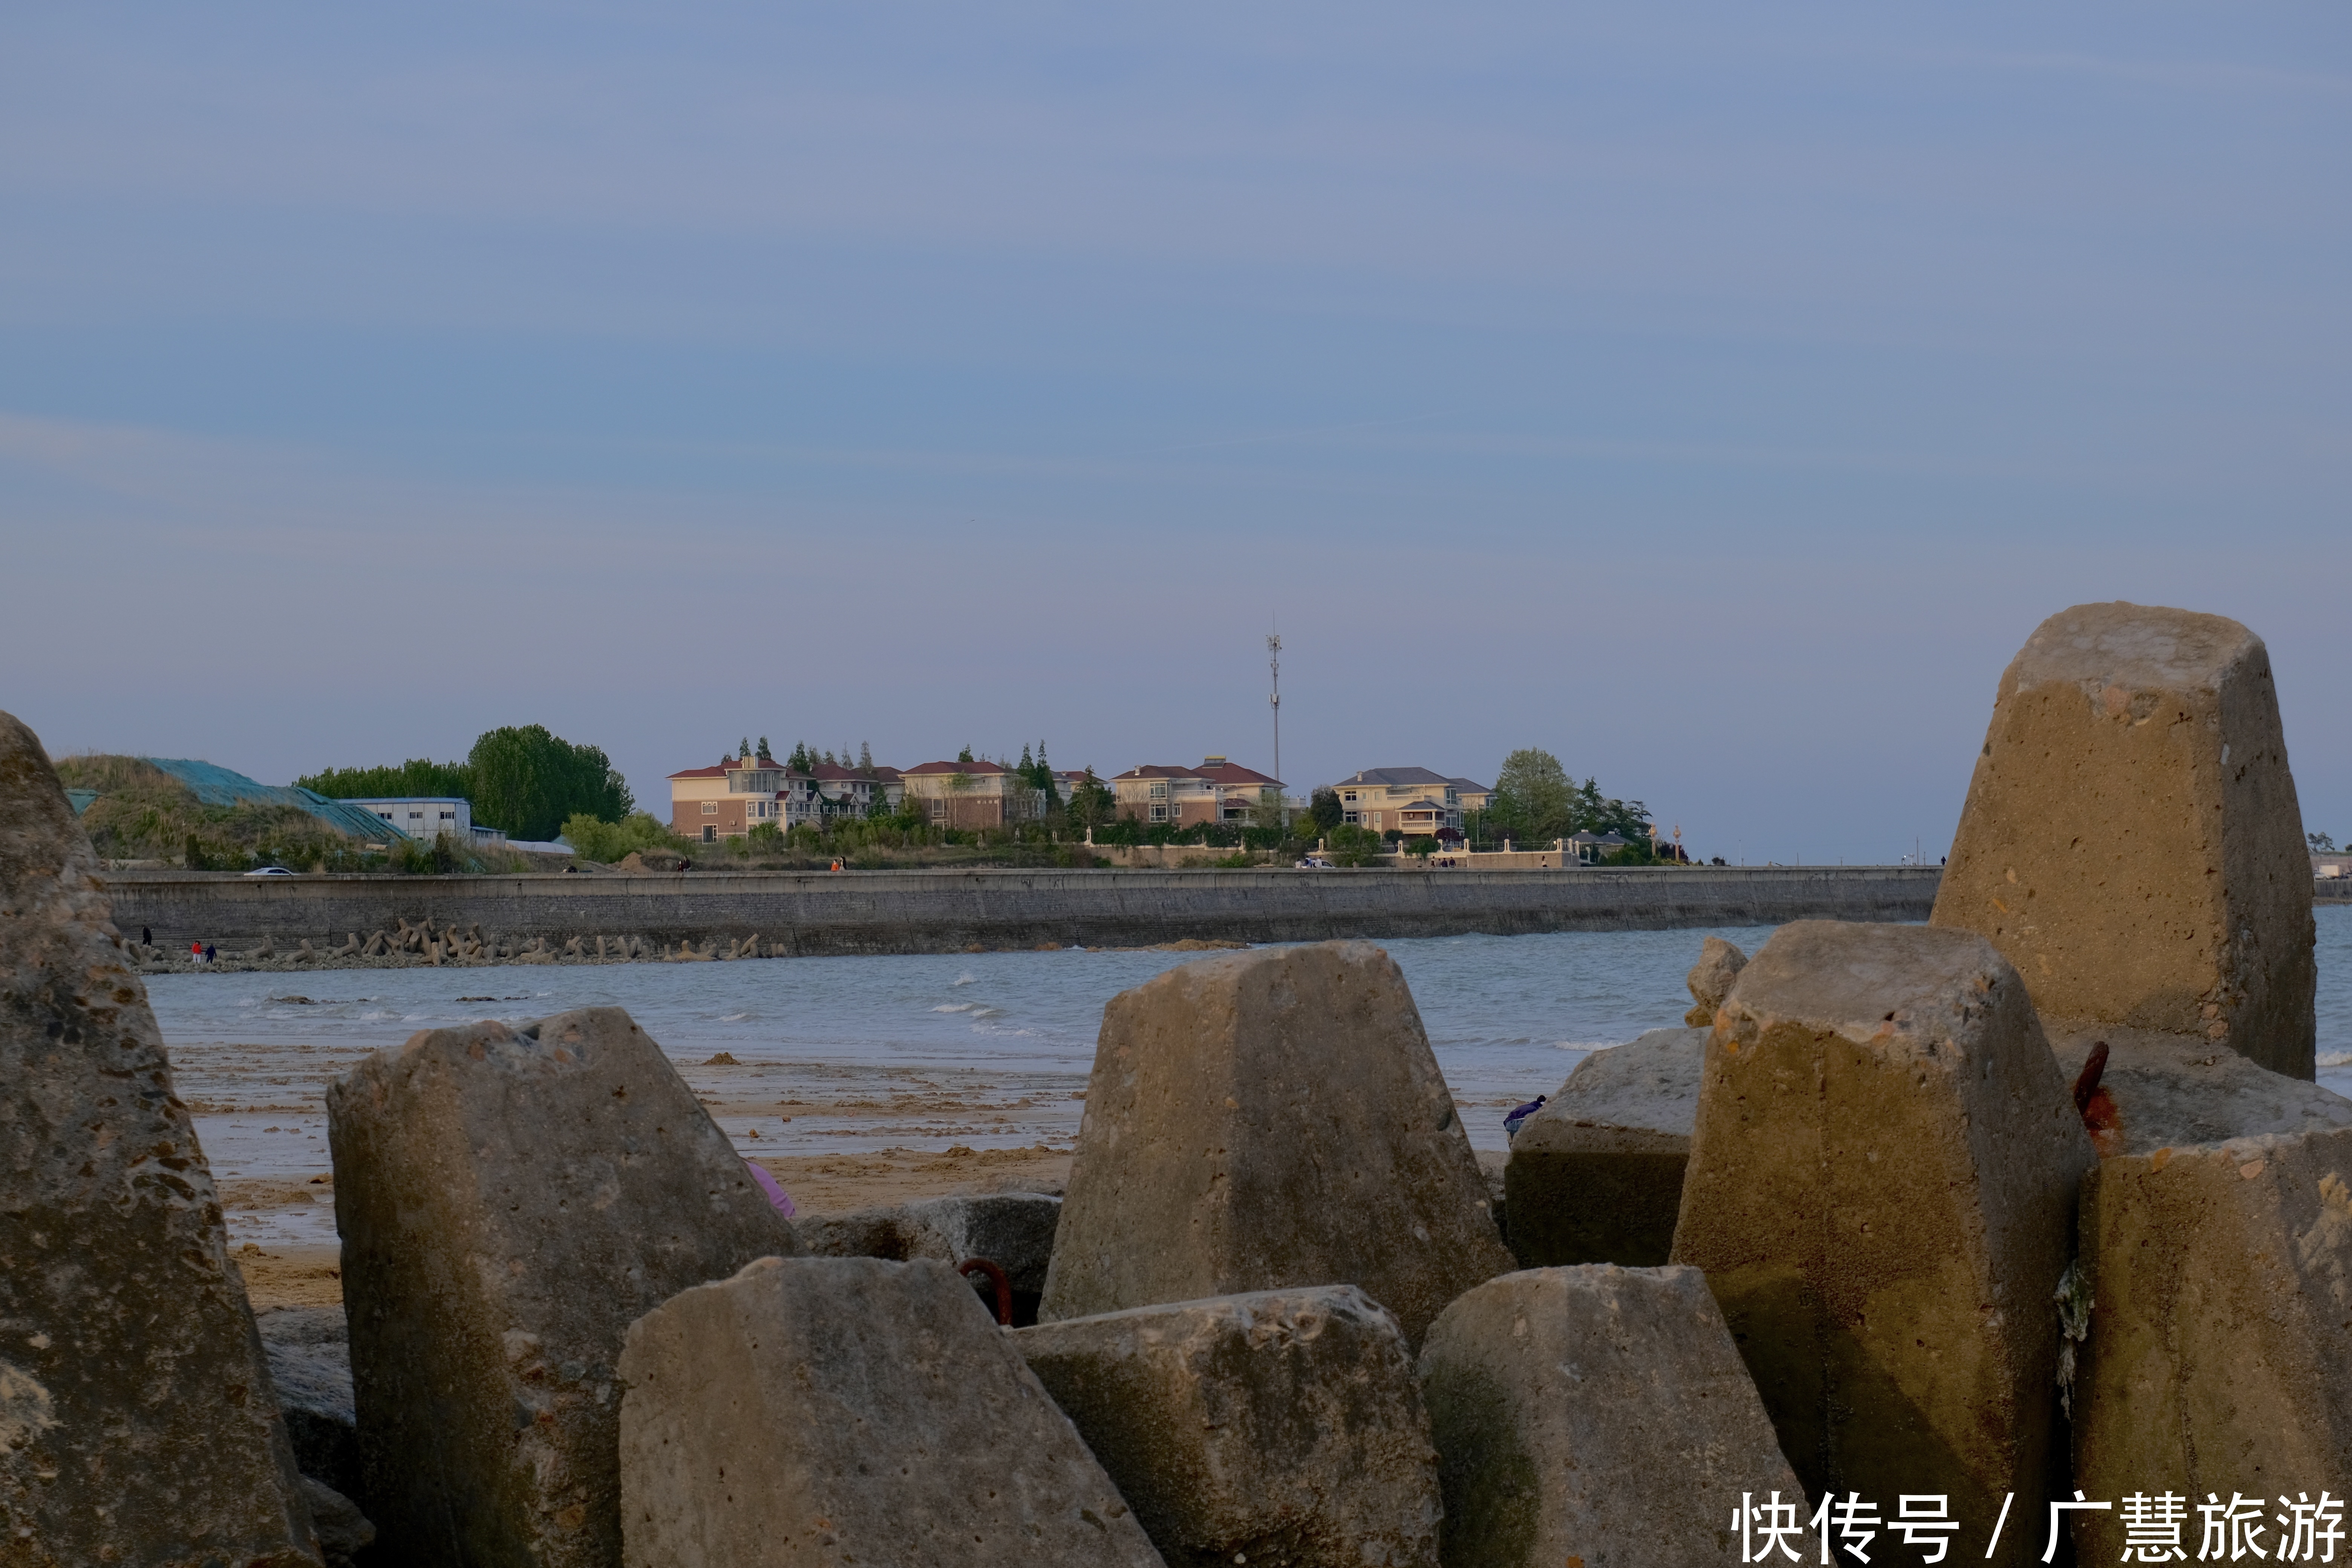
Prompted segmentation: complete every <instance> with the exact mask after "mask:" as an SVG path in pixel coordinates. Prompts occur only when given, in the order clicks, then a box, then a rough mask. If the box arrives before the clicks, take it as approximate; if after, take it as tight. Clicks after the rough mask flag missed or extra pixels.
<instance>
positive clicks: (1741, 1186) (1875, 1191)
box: [1674, 921, 2096, 1562]
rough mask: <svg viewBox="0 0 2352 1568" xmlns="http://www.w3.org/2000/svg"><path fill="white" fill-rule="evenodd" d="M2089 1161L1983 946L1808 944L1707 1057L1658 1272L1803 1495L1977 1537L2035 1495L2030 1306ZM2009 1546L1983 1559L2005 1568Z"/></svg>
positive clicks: (1742, 991)
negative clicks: (1729, 1349) (1862, 1502)
mask: <svg viewBox="0 0 2352 1568" xmlns="http://www.w3.org/2000/svg"><path fill="white" fill-rule="evenodd" d="M2095 1159H2096V1155H2095V1153H2094V1152H2092V1148H2091V1142H2090V1140H2089V1138H2088V1137H2086V1136H2085V1135H2084V1131H2083V1122H2082V1118H2081V1117H2080V1116H2079V1115H2078V1114H2077V1113H2076V1111H2075V1109H2074V1100H2073V1098H2072V1097H2071V1095H2070V1094H2069V1092H2068V1089H2067V1085H2066V1083H2065V1081H2064V1079H2062V1078H2061V1076H2060V1074H2059V1070H2058V1064H2057V1062H2056V1061H2055V1060H2054V1059H2053V1058H2052V1056H2051V1052H2050V1047H2049V1044H2048V1042H2047V1041H2046V1040H2045V1039H2044V1038H2043V1037H2042V1027H2041V1025H2040V1023H2039V1022H2038V1021H2037V1020H2036V1019H2035V1017H2034V1013H2033V1007H2032V1003H2031V1002H2029V1001H2028V1000H2027V998H2026V994H2025V987H2024V986H2023V984H2021V983H2020V981H2019V980H2018V977H2017V972H2016V971H2015V970H2013V969H2012V968H2011V967H2010V965H2009V963H2008V961H2007V960H2005V959H2003V958H2002V957H2001V956H2000V953H1999V952H1995V951H1994V949H1993V946H1992V944H1991V943H1990V942H1988V941H1986V940H1985V939H1984V938H1983V937H1981V936H1979V935H1977V934H1975V933H1974V932H1971V931H1937V930H1935V929H1933V928H1931V927H1923V926H1890V925H1858V924H1848V923H1844V922H1840V921H1799V922H1797V923H1794V924H1791V925H1787V926H1783V927H1781V928H1780V931H1778V932H1777V933H1775V934H1774V936H1773V937H1772V939H1771V940H1770V941H1769V942H1766V943H1765V944H1764V946H1763V948H1762V950H1761V951H1759V952H1758V953H1757V954H1756V956H1755V958H1754V959H1753V960H1751V961H1750V962H1749V963H1748V967H1747V968H1746V969H1745V970H1743V971H1742V972H1741V973H1740V976H1739V981H1738V984H1736V985H1734V986H1733V987H1732V991H1731V994H1730V995H1729V996H1728V997H1727V998H1726V999H1725V1002H1724V1005H1723V1008H1722V1011H1721V1012H1719V1013H1718V1014H1717V1016H1716V1023H1715V1028H1714V1031H1713V1033H1712V1035H1711V1036H1710V1037H1709V1039H1708V1042H1707V1050H1706V1067H1705V1070H1704V1076H1703V1078H1702V1080H1701V1083H1700V1088H1699V1104H1698V1121H1697V1123H1696V1127H1695V1129H1694V1130H1693V1132H1692V1136H1691V1157H1690V1168H1689V1171H1688V1173H1686V1174H1685V1178H1684V1181H1683V1209H1682V1216H1681V1220H1680V1222H1679V1223H1678V1224H1677V1226H1675V1253H1674V1256H1675V1262H1677V1263H1689V1264H1695V1265H1696V1266H1697V1267H1699V1268H1704V1269H1705V1270H1706V1277H1707V1283H1708V1285H1709V1286H1710V1287H1711V1288H1712V1289H1714V1291H1715V1296H1716V1299H1717V1300H1718V1301H1720V1302H1721V1303H1722V1304H1723V1314H1724V1317H1725V1318H1726V1320H1727V1321H1728V1322H1729V1323H1730V1325H1731V1331H1732V1333H1733V1335H1734V1337H1735V1338H1736V1339H1737V1340H1738V1342H1739V1348H1740V1354H1741V1355H1742V1356H1743V1357H1744V1358H1745V1359H1746V1360H1747V1363H1748V1369H1749V1370H1750V1371H1751V1372H1752V1373H1755V1376H1756V1384H1757V1387H1758V1389H1759V1391H1760V1392H1761V1393H1762V1394H1763V1397H1764V1407H1765V1408H1766V1409H1767V1410H1768V1411H1769V1412H1770V1413H1771V1415H1772V1423H1773V1426H1775V1427H1776V1428H1777V1429H1778V1430H1779V1432H1780V1446H1781V1447H1782V1449H1783V1450H1784V1451H1786V1452H1787V1454H1788V1456H1789V1458H1790V1463H1791V1464H1793V1465H1794V1466H1795V1467H1796V1471H1797V1475H1798V1478H1799V1479H1801V1480H1802V1481H1803V1483H1804V1485H1805V1489H1806V1490H1807V1492H1808V1493H1810V1494H1811V1495H1813V1496H1815V1497H1818V1496H1820V1495H1821V1493H1822V1490H1823V1489H1834V1490H1836V1491H1839V1492H1841V1493H1843V1492H1845V1491H1849V1490H1859V1491H1860V1492H1861V1493H1862V1494H1863V1496H1864V1498H1880V1497H1885V1498H1892V1497H1895V1496H1896V1495H1898V1494H1899V1493H1903V1492H1914V1493H1916V1492H1941V1493H1944V1494H1946V1495H1947V1496H1948V1497H1949V1498H1950V1500H1951V1508H1952V1510H1953V1517H1955V1518H1957V1519H1958V1520H1960V1521H1963V1525H1962V1528H1963V1530H1964V1531H1976V1530H1979V1529H1981V1530H1983V1531H1986V1532H1987V1533H1988V1534H1989V1533H1990V1530H1991V1527H1992V1521H1993V1520H1994V1518H1995V1516H1996V1515H1997V1514H1998V1513H1999V1511H2000V1504H2001V1500H2002V1496H2003V1494H2004V1493H2007V1492H2011V1491H2013V1492H2016V1493H2017V1494H2018V1495H2019V1496H2021V1497H2024V1498H2039V1497H2041V1496H2042V1495H2043V1494H2044V1492H2045V1491H2047V1490H2048V1489H2049V1488H2050V1487H2051V1486H2053V1484H2054V1482H2055V1479H2056V1474H2055V1467H2056V1466H2057V1464H2058V1463H2059V1462H2060V1461H2061V1459H2062V1458H2063V1457H2062V1456H2061V1455H2059V1454H2058V1453H2057V1452H2056V1451H2055V1450H2056V1448H2057V1442H2056V1425H2055V1424H2056V1415H2057V1409H2056V1405H2057V1390H2056V1388H2055V1386H2054V1379H2055V1375H2056V1370H2057V1360H2058V1326H2057V1316H2056V1312H2055V1311H2054V1310H2053V1305H2052V1293H2053V1290H2055V1289H2056V1288H2057V1285H2058V1281H2059V1277H2060V1276H2061V1274H2063V1271H2064V1269H2065V1268H2066V1261H2067V1253H2068V1249H2069V1238H2070V1236H2071V1233H2072V1230H2073V1220H2074V1199H2075V1193H2076V1189H2077V1187H2078V1186H2079V1184H2080V1183H2081V1180H2082V1175H2083V1173H2084V1171H2085V1170H2086V1169H2087V1168H2089V1167H2090V1166H2091V1165H2092V1164H2093V1163H2094V1162H2095ZM2050 1495H2059V1494H2056V1493H2051V1494H2050ZM2026 1533H2030V1532H2016V1531H2003V1533H2002V1537H2001V1542H2000V1544H2001V1547H2002V1548H2003V1550H2004V1552H2010V1553H2011V1558H2012V1559H2013V1560H2015V1561H2018V1562H2023V1561H2026V1560H2028V1559H2029V1558H2030V1557H2032V1555H2033V1554H2034V1552H2038V1550H2039V1548H2038V1545H2036V1546H2029V1545H2028V1544H2027V1543H2026V1542H2025V1541H2024V1535H2025V1534H2026Z"/></svg>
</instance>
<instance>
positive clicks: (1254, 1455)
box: [1013, 1285, 1438, 1568]
mask: <svg viewBox="0 0 2352 1568" xmlns="http://www.w3.org/2000/svg"><path fill="white" fill-rule="evenodd" d="M1013 1345H1014V1347H1015V1348H1016V1349H1017V1350H1019V1351H1020V1352H1021V1353H1022V1355H1023V1356H1024V1357H1025V1358H1026V1359H1027V1360H1028V1363H1029V1369H1030V1370H1031V1371H1032V1372H1034V1373H1036V1374H1037V1376H1038V1378H1039V1380H1040V1381H1041V1382H1043V1383H1044V1384H1045V1389H1046V1392H1047V1393H1049V1394H1052V1395H1053V1396H1054V1401H1055V1404H1057V1405H1060V1406H1061V1407H1062V1409H1063V1411H1064V1412H1065V1413H1066V1415H1068V1416H1069V1417H1070V1419H1071V1421H1073V1422H1074V1423H1076V1426H1077V1428H1078V1435H1079V1436H1082V1437H1084V1438H1085V1439H1086V1441H1087V1447H1089V1448H1091V1449H1093V1450H1094V1455H1095V1458H1097V1459H1099V1460H1101V1461H1102V1465H1103V1468H1105V1469H1106V1470H1108V1471H1109V1472H1110V1477H1111V1479H1113V1480H1114V1481H1116V1482H1118V1489H1119V1492H1120V1495H1121V1496H1123V1497H1125V1498H1126V1500H1127V1501H1128V1503H1129V1506H1131V1507H1132V1508H1133V1509H1134V1510H1135V1514H1136V1517H1137V1518H1138V1519H1139V1520H1140V1521H1142V1523H1143V1528H1144V1531H1145V1533H1147V1534H1148V1535H1150V1537H1151V1540H1152V1542H1153V1544H1155V1545H1157V1546H1158V1547H1159V1548H1160V1552H1161V1553H1162V1554H1163V1555H1165V1556H1166V1557H1167V1559H1168V1560H1169V1561H1170V1562H1171V1563H1237V1562H1247V1563H1266V1564H1286V1565H1290V1568H1363V1565H1365V1564H1375V1563H1385V1564H1394V1565H1397V1568H1404V1565H1407V1564H1423V1565H1427V1568H1435V1564H1436V1563H1437V1517H1438V1503H1437V1455H1436V1453H1435V1451H1434V1450H1433V1449H1432V1448H1431V1447H1430V1442H1429V1418H1428V1416H1427V1415H1424V1414H1423V1411H1422V1407H1421V1394H1420V1390H1419V1388H1418V1387H1417V1386H1416V1380H1415V1375H1414V1370H1413V1362H1412V1352H1411V1351H1409V1350H1408V1349H1407V1348H1406V1346H1405V1342H1404V1334H1403V1332H1402V1331H1401V1330H1400V1329H1399V1328H1398V1327H1397V1324H1396V1320H1395V1319H1393V1318H1391V1317H1390V1316H1389V1314H1388V1313H1387V1312H1386V1311H1385V1310H1382V1309H1381V1307H1380V1306H1379V1305H1377V1304H1376V1303H1374V1302H1373V1301H1372V1300H1370V1298H1369V1297H1367V1296H1366V1295H1365V1294H1364V1293H1363V1292H1362V1291H1360V1290H1359V1289H1356V1288H1355V1287H1354V1286H1352V1285H1326V1286H1319V1287H1316V1288H1313V1289H1298V1290H1265V1291H1259V1292H1256V1293H1255V1294H1251V1295H1246V1296H1219V1297H1216V1298H1213V1299H1212V1300H1206V1301H1181V1302H1178V1303H1175V1304H1174V1305H1171V1306H1165V1307H1138V1308H1135V1309H1132V1310H1129V1311H1124V1312H1109V1313H1106V1314H1104V1315H1103V1316H1101V1317H1096V1318H1072V1319H1068V1320H1066V1321H1062V1322H1055V1323H1045V1324H1042V1325H1040V1326H1039V1327H1036V1328H1034V1329H1024V1330H1022V1331H1019V1332H1018V1333H1016V1334H1014V1335H1013Z"/></svg>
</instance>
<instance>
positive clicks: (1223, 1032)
mask: <svg viewBox="0 0 2352 1568" xmlns="http://www.w3.org/2000/svg"><path fill="white" fill-rule="evenodd" d="M1510 1267H1511V1257H1510V1254H1509V1253H1508V1252H1507V1250H1506V1249H1505V1248H1504V1247H1503V1244H1502V1239H1501V1236H1500V1233H1499V1232H1497V1230H1496V1227H1495V1222H1494V1220H1493V1218H1492V1217H1491V1216H1490V1215H1489V1211H1488V1206H1487V1202H1486V1187H1485V1183H1484V1182H1483V1181H1482V1180H1481V1179H1480V1177H1479V1174H1478V1161H1477V1157H1476V1156H1475V1154H1473V1153H1472V1152H1471V1150H1470V1140H1469V1137H1468V1135H1467V1134H1466V1133H1465V1132H1464V1131H1463V1128H1462V1122H1461V1119H1460V1118H1459V1117H1458V1116H1456V1115H1455V1114H1454V1099H1453V1096H1452V1095H1450V1094H1449V1093H1447V1091H1446V1088H1445V1080H1444V1078H1443V1077H1441V1076H1440V1075H1439V1073H1438V1070H1437V1058H1435V1056H1433V1054H1432V1053H1431V1051H1430V1048H1429V1037H1428V1036H1427V1035H1426V1034H1425V1033H1424V1032H1423V1029H1422V1025H1421V1015H1420V1013H1419V1012H1418V1011H1416V1010H1415V1009H1414V1007H1413V1005H1412V993H1411V992H1409V991H1408V990H1407V989H1406V988H1405V983H1404V976H1403V975H1402V974H1401V973H1398V970H1397V967H1396V965H1395V964H1394V963H1392V962H1391V961H1390V959H1389V956H1388V954H1386V953H1384V952H1381V950H1380V949H1378V948H1376V947H1373V946H1370V944H1368V943H1364V942H1320V943H1317V944H1315V945H1312V946H1307V947H1291V948H1275V949H1264V950H1260V951H1256V952H1239V953H1234V954H1232V955H1230V956H1227V957H1222V958H1213V959H1208V960H1205V961H1203V962H1202V963H1188V964H1184V965H1182V966H1181V967H1180V968H1176V969H1171V970H1170V971H1168V972H1167V973H1164V974H1161V975H1160V976H1159V977H1157V978H1156V979H1153V980H1151V981H1149V982H1147V983H1146V984H1142V985H1139V986H1137V987H1136V988H1135V989H1133V990H1131V991H1124V992H1121V993H1120V994H1118V995H1117V996H1114V997H1113V998H1111V1001H1110V1005H1108V1006H1107V1007H1105V1008H1104V1009H1103V1024H1102V1035H1101V1038H1100V1042H1099V1043H1098V1044H1097V1047H1096V1049H1095V1066H1094V1074H1093V1077H1092V1078H1091V1079H1089V1081H1088V1084H1087V1109H1086V1115H1085V1117H1084V1119H1083V1121H1081V1123H1080V1125H1079V1129H1078V1154H1077V1159H1076V1163H1075V1165H1074V1167H1073V1169H1072V1171H1071V1173H1070V1187H1069V1194H1068V1196H1067V1197H1066V1199H1065V1200H1064V1202H1063V1205H1062V1223H1061V1227H1060V1230H1059V1232H1058V1233H1057V1234H1056V1236H1055V1244H1054V1261H1053V1267H1052V1268H1051V1270H1050V1271H1049V1272H1048V1273H1047V1275H1046V1280H1045V1302H1044V1304H1043V1306H1042V1307H1041V1308H1040V1309H1039V1313H1038V1315H1039V1318H1040V1319H1041V1321H1054V1320H1055V1319H1059V1318H1080V1317H1090V1316H1093V1315H1095V1314H1097V1313H1100V1312H1116V1311H1120V1310H1124V1309H1126V1308H1129V1307H1142V1306H1150V1305H1153V1304H1156V1303H1160V1302H1166V1301H1192V1300H1200V1299H1202V1298H1203V1297H1207V1296H1231V1295H1240V1294H1244V1293H1246V1292H1250V1291H1255V1290H1273V1289H1284V1288H1286V1287H1289V1286H1294V1285H1333V1284H1350V1285H1359V1286H1361V1287H1362V1288H1363V1289H1364V1291H1365V1293H1366V1294H1368V1295H1370V1297H1371V1298H1372V1299H1373V1300H1376V1301H1378V1302H1380V1303H1381V1305H1382V1306H1383V1307H1386V1308H1387V1309H1388V1310H1390V1311H1391V1313H1393V1314H1395V1316H1396V1319H1397V1321H1398V1322H1399V1323H1400V1324H1402V1326H1403V1328H1404V1331H1405V1337H1406V1338H1407V1339H1408V1340H1409V1341H1413V1342H1418V1340H1419V1338H1420V1335H1421V1331H1422V1330H1423V1329H1424V1328H1426V1327H1427V1326H1428V1324H1429V1321H1430V1320H1432V1319H1433V1318H1434V1317H1436V1316H1437V1314H1438V1312H1439V1311H1441V1310H1443V1309H1444V1306H1445V1303H1447V1302H1448V1301H1451V1300H1453V1299H1454V1297H1456V1296H1458V1295H1460V1294H1461V1293H1462V1292H1463V1291H1464V1290H1466V1289H1469V1288H1470V1287H1471V1286H1473V1285H1475V1284H1477V1283H1478V1282H1479V1281H1480V1280H1483V1279H1491V1278H1493V1277H1494V1276H1495V1275H1496V1274H1499V1273H1502V1272H1504V1271H1505V1270H1507V1269H1508V1268H1510Z"/></svg>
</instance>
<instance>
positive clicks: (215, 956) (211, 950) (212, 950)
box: [205, 942, 220, 963]
mask: <svg viewBox="0 0 2352 1568" xmlns="http://www.w3.org/2000/svg"><path fill="white" fill-rule="evenodd" d="M219 962H220V949H219V948H217V947H215V946H214V945H213V944H212V943H211V942H206V943H205V963H219Z"/></svg>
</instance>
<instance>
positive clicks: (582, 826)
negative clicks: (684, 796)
mask: <svg viewBox="0 0 2352 1568" xmlns="http://www.w3.org/2000/svg"><path fill="white" fill-rule="evenodd" d="M563 837H564V840H565V841H566V842H567V843H569V844H570V845H571V846H572V852H573V853H574V854H576V855H578V856H579V857H580V858H582V859H583V860H593V861H596V862H598V863H599V864H601V865H610V864H612V863H613V862H614V861H615V860H620V859H625V858H627V856H628V855H629V854H630V852H631V851H633V850H638V849H664V850H670V851H673V852H683V851H684V849H685V847H686V846H685V844H684V843H683V842H682V841H681V840H680V839H678V838H677V837H676V836H675V835H673V834H672V833H671V832H670V830H669V828H668V827H667V826H666V825H664V824H663V822H662V821H661V819H660V818H659V817H656V816H654V814H653V813H651V812H649V811H639V812H633V813H631V814H630V815H629V816H625V817H623V818H621V820H620V821H618V822H605V821H603V820H601V819H600V818H597V817H595V816H590V815H589V814H588V813H587V812H584V811H582V812H574V813H573V814H572V816H569V817H567V818H565V819H564V823H563Z"/></svg>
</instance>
